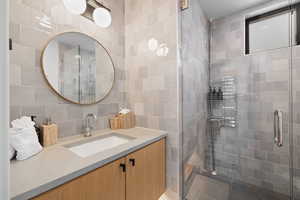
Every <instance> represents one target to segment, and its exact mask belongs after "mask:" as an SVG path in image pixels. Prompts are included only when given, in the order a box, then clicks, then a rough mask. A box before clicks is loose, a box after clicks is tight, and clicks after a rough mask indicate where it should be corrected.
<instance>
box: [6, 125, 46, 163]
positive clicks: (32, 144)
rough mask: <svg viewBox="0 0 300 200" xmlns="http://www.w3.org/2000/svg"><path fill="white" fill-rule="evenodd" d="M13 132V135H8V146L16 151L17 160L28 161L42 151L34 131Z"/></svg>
mask: <svg viewBox="0 0 300 200" xmlns="http://www.w3.org/2000/svg"><path fill="white" fill-rule="evenodd" d="M14 131H15V133H14V134H10V144H11V146H12V147H13V148H14V149H15V150H16V151H17V157H16V158H17V160H25V159H28V158H30V157H31V156H33V155H36V154H37V153H39V152H41V151H42V150H43V147H42V146H41V145H40V143H39V140H38V136H37V134H36V131H35V130H34V129H32V128H23V129H14Z"/></svg>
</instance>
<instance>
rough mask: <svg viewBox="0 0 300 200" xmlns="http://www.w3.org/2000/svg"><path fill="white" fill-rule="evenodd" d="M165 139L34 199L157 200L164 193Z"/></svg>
mask: <svg viewBox="0 0 300 200" xmlns="http://www.w3.org/2000/svg"><path fill="white" fill-rule="evenodd" d="M165 160H166V157H165V139H162V140H160V141H158V142H155V143H153V144H151V145H149V146H146V147H144V148H143V149H141V150H138V151H136V152H134V153H132V154H129V155H128V156H126V157H124V158H121V159H119V160H117V161H114V162H112V163H110V164H107V165H105V166H103V167H101V168H99V169H96V170H94V171H92V172H89V173H88V174H86V175H83V176H81V177H78V178H76V179H74V180H72V181H70V182H68V183H65V184H64V185H62V186H59V187H57V188H55V189H53V190H50V191H48V192H46V193H44V194H41V195H40V196H38V197H35V198H33V199H32V200H158V198H159V197H160V196H161V195H162V194H163V193H164V191H165V176H166V175H165V168H166V166H165V165H166V164H165V163H166V161H165Z"/></svg>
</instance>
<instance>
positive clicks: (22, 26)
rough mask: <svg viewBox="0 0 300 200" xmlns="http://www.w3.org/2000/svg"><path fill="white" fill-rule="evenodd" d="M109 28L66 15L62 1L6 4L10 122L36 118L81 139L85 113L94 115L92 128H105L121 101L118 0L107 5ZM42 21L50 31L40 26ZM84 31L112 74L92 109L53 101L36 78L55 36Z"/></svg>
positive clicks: (41, 80) (122, 75)
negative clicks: (105, 55) (102, 50)
mask: <svg viewBox="0 0 300 200" xmlns="http://www.w3.org/2000/svg"><path fill="white" fill-rule="evenodd" d="M105 4H106V5H107V6H108V7H109V8H111V10H112V16H113V23H112V26H111V27H109V28H107V29H101V28H99V27H97V26H96V25H95V24H94V23H92V22H91V21H89V20H87V19H85V18H84V17H81V16H75V15H71V14H70V13H69V12H68V11H67V10H66V9H65V7H64V6H63V3H62V1H61V0H39V1H36V0H17V1H11V2H10V15H11V16H10V37H11V38H12V39H13V51H11V52H10V62H11V67H10V89H11V94H10V103H11V107H10V114H11V120H13V119H16V118H18V117H20V116H22V115H36V116H38V121H39V122H42V121H43V120H44V119H45V117H49V116H50V117H51V118H52V119H53V121H54V122H56V123H57V124H58V127H59V137H65V136H70V135H76V134H80V133H81V132H82V125H83V119H84V117H85V115H86V114H87V113H94V114H97V115H98V119H97V125H96V126H97V127H96V129H104V128H107V127H108V118H109V117H111V116H112V115H113V114H115V113H117V112H118V110H119V106H121V105H124V100H125V95H124V94H125V93H124V91H125V89H124V87H125V67H124V54H125V53H124V50H125V49H124V47H125V40H124V35H125V32H124V15H125V13H124V12H125V10H124V9H125V8H124V2H123V1H117V0H113V1H106V2H105ZM43 20H46V22H47V21H48V22H49V23H50V26H51V28H47V27H44V26H42V25H41V22H42V21H43ZM67 31H78V32H83V33H86V34H88V35H91V36H93V37H94V38H96V39H97V40H98V41H99V42H100V43H102V44H103V45H104V46H105V47H106V48H107V49H108V51H109V52H110V54H111V56H112V58H113V61H114V64H115V68H116V69H115V70H116V82H115V85H114V87H113V89H112V91H111V93H110V94H109V96H108V97H107V98H106V99H104V100H103V101H102V102H101V103H99V104H97V105H92V106H79V105H74V104H69V103H67V102H66V101H64V100H62V99H60V98H59V97H58V96H56V95H55V94H54V93H53V92H52V90H50V89H49V87H48V86H47V84H46V82H45V80H44V78H43V75H42V73H41V63H40V57H41V52H42V50H43V48H44V46H45V45H46V43H47V42H48V41H49V40H50V39H51V38H52V37H54V36H55V35H56V34H58V33H61V32H67Z"/></svg>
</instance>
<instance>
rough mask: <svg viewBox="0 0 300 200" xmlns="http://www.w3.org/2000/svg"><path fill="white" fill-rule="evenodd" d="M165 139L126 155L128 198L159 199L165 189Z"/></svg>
mask: <svg viewBox="0 0 300 200" xmlns="http://www.w3.org/2000/svg"><path fill="white" fill-rule="evenodd" d="M165 160H166V158H165V139H163V140H161V141H158V142H156V143H154V144H151V145H149V146H147V147H145V148H143V149H141V150H139V151H136V152H134V153H132V154H130V155H128V156H127V157H126V164H127V166H128V167H127V169H128V170H127V173H126V199H127V200H158V199H159V197H160V196H161V195H162V194H163V193H164V191H165V179H166V177H165V176H166V175H165V162H166V161H165Z"/></svg>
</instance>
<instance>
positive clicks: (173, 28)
mask: <svg viewBox="0 0 300 200" xmlns="http://www.w3.org/2000/svg"><path fill="white" fill-rule="evenodd" d="M125 10H126V11H128V12H126V14H125V33H126V37H125V41H126V42H125V44H126V45H125V47H126V50H125V52H126V56H125V58H126V59H125V66H126V76H127V79H126V80H127V85H126V92H127V93H126V94H127V95H126V100H127V102H128V106H129V107H130V108H131V109H132V110H134V111H135V114H136V115H137V125H138V126H143V127H148V128H154V129H161V130H166V131H167V132H168V134H169V135H168V142H167V188H168V192H169V191H170V192H171V193H175V194H177V196H178V193H179V191H180V189H179V181H180V180H179V173H180V172H179V146H180V145H179V118H178V115H179V111H178V104H179V100H178V95H179V93H178V80H177V77H178V66H177V30H178V27H177V16H178V15H177V12H178V9H177V1H173V0H166V1H136V0H126V1H125ZM151 41H154V44H155V43H157V44H158V45H157V47H155V45H154V48H153V49H152V48H149V42H150V43H151ZM155 41H156V42H155ZM151 49H152V50H151ZM160 51H163V52H165V54H164V55H161V54H160Z"/></svg>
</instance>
